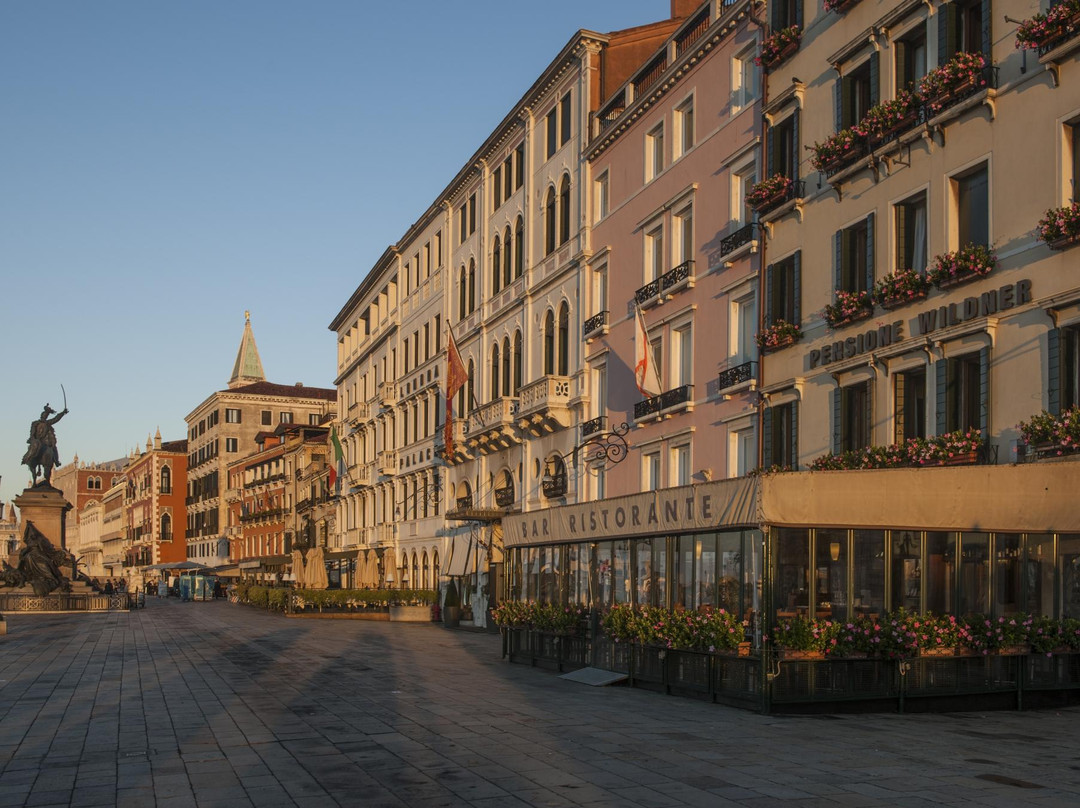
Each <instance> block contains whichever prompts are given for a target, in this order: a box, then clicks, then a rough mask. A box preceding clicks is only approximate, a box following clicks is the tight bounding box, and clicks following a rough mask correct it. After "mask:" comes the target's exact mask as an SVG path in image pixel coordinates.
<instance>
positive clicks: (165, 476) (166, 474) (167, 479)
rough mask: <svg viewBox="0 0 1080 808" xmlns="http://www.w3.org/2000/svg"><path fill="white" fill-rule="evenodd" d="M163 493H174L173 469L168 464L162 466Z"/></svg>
mask: <svg viewBox="0 0 1080 808" xmlns="http://www.w3.org/2000/svg"><path fill="white" fill-rule="evenodd" d="M161 493H162V494H171V493H172V469H170V468H169V467H168V466H162V467H161Z"/></svg>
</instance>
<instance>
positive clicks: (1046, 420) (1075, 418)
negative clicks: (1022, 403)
mask: <svg viewBox="0 0 1080 808" xmlns="http://www.w3.org/2000/svg"><path fill="white" fill-rule="evenodd" d="M1017 429H1018V430H1020V435H1021V436H1022V437H1023V439H1024V442H1025V443H1026V444H1028V445H1029V446H1034V447H1036V454H1037V456H1038V457H1060V456H1062V455H1065V454H1072V453H1073V452H1076V451H1077V450H1080V407H1071V408H1069V409H1068V410H1066V411H1065V412H1063V413H1061V414H1060V415H1053V414H1051V413H1049V412H1047V411H1046V410H1043V411H1042V412H1041V413H1039V414H1038V415H1033V416H1032V417H1031V420H1030V421H1021V422H1020V423H1019V425H1018V426H1017Z"/></svg>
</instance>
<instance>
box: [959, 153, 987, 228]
mask: <svg viewBox="0 0 1080 808" xmlns="http://www.w3.org/2000/svg"><path fill="white" fill-rule="evenodd" d="M989 182H990V176H989V172H988V170H987V166H986V164H985V163H984V164H982V165H981V166H980V167H978V168H976V169H975V170H973V171H969V172H967V173H966V174H962V175H960V176H957V177H953V179H952V190H953V199H954V202H955V210H956V246H957V247H964V246H966V245H968V244H981V245H983V246H985V247H989V246H990V197H989Z"/></svg>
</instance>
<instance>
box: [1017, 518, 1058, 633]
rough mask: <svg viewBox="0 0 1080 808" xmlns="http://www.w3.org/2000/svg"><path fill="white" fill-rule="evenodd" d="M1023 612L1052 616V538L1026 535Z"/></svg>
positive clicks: (1045, 535)
mask: <svg viewBox="0 0 1080 808" xmlns="http://www.w3.org/2000/svg"><path fill="white" fill-rule="evenodd" d="M1023 586H1024V611H1026V612H1029V613H1031V614H1035V615H1046V616H1048V617H1053V616H1054V537H1053V536H1052V535H1050V534H1046V533H1044V534H1028V536H1027V555H1026V558H1025V560H1024V572H1023Z"/></svg>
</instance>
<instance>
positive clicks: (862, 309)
mask: <svg viewBox="0 0 1080 808" xmlns="http://www.w3.org/2000/svg"><path fill="white" fill-rule="evenodd" d="M873 313H874V301H873V300H871V299H870V293H869V292H845V291H844V290H843V289H837V290H836V302H835V303H830V304H829V305H827V306H826V307H825V310H824V311H823V312H822V316H823V317H824V318H825V322H826V323H828V324H829V328H841V327H843V326H845V325H849V324H850V323H855V322H858V321H859V320H865V319H867V318H868V317H869V316H870V315H871V314H873Z"/></svg>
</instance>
